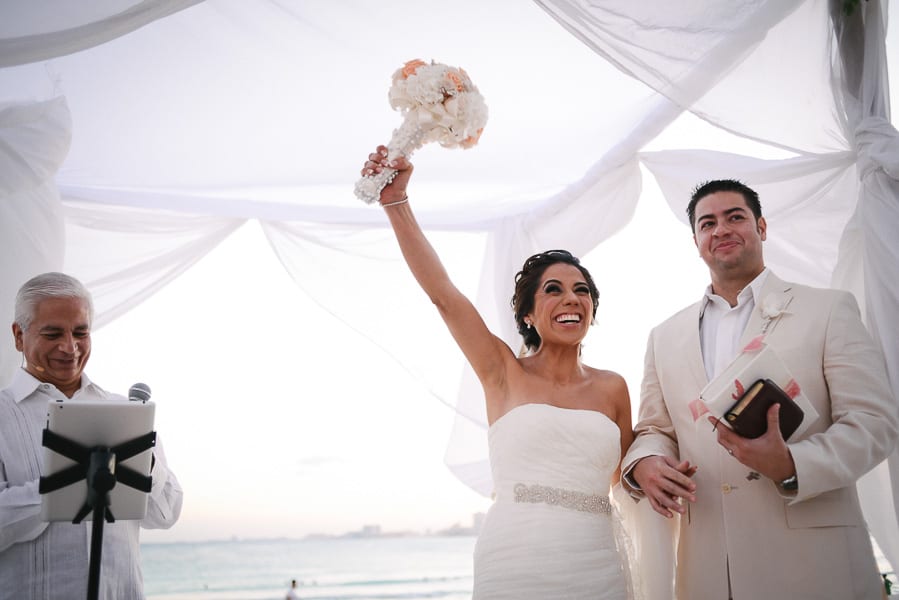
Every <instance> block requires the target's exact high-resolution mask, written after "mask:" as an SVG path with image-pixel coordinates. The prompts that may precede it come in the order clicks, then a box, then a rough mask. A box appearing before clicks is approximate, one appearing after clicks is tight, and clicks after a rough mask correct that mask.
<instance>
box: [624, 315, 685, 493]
mask: <svg viewBox="0 0 899 600" xmlns="http://www.w3.org/2000/svg"><path fill="white" fill-rule="evenodd" d="M657 335H658V334H657V330H653V331H652V332H650V334H649V341H648V343H647V344H646V357H645V360H644V366H643V382H642V384H641V386H640V411H639V418H638V421H637V426H636V427H635V428H634V434H635V439H634V443H633V444H631V447H630V449H629V450H628V453H627V455H626V456H625V457H624V459H623V460H622V461H621V464H622V470H621V472H622V473H623V475H624V476H623V477H622V485H623V487H624V488H625V489H626V490H627V491H628V493H629V494H631V496H633V497H635V498H640V497H642V495H643V492H642V491H641V490H639V489H637V488H635V487H634V486H633V485H632V479H631V471H632V470H633V468H634V465H636V463H637V461H638V460H640V459H641V458H646V457H647V456H658V455H662V456H669V457H671V458H674V459H677V457H678V455H679V452H678V445H677V436H676V434H675V432H674V425H673V424H672V422H671V415H670V414H668V407H667V405H666V404H665V398H664V396H663V395H662V386H661V384H660V383H659V374H658V372H657V370H656V348H657Z"/></svg>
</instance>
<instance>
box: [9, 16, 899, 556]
mask: <svg viewBox="0 0 899 600" xmlns="http://www.w3.org/2000/svg"><path fill="white" fill-rule="evenodd" d="M9 4H14V3H7V5H4V6H3V7H2V8H0V16H2V17H3V18H2V19H0V23H2V25H0V57H2V58H0V67H4V68H2V69H0V160H2V163H0V239H2V243H3V247H4V252H3V259H2V263H0V275H2V277H3V280H4V282H5V283H4V286H3V293H2V295H0V311H3V312H5V314H11V312H12V308H11V307H12V294H13V293H14V291H15V289H16V288H17V287H18V286H19V285H20V284H21V283H22V282H23V281H24V280H25V279H27V277H29V276H30V275H32V274H34V273H36V272H40V271H45V270H50V269H65V270H67V271H69V272H71V273H73V274H74V275H76V276H78V277H80V278H82V279H83V280H84V281H85V282H86V283H87V284H88V286H89V287H90V289H91V290H92V292H93V293H94V295H95V300H96V308H97V325H99V326H102V325H103V324H105V323H108V322H109V321H111V320H112V319H115V318H117V317H119V316H121V315H124V314H126V313H127V312H128V310H130V309H131V308H133V307H134V306H136V305H137V304H139V303H140V302H142V301H143V300H145V299H146V298H147V297H149V296H150V295H152V294H153V293H154V292H155V291H157V290H159V289H161V288H162V287H163V286H165V285H166V284H167V283H169V282H171V281H172V280H174V279H175V278H177V277H178V275H180V274H181V273H183V272H184V271H185V270H187V269H189V268H190V267H191V266H192V265H193V264H195V263H196V261H198V260H199V259H201V258H202V257H203V256H205V255H206V254H207V253H209V252H210V251H212V250H213V249H214V248H215V247H216V246H217V245H218V244H219V243H220V242H221V241H222V240H224V239H226V238H227V237H228V236H229V235H230V234H232V233H233V232H234V231H235V230H236V229H237V228H239V227H240V226H241V225H243V224H244V223H246V222H248V221H257V222H259V223H260V224H261V226H262V228H263V231H264V233H265V235H266V237H267V239H268V241H269V243H270V245H271V248H272V250H273V255H274V256H275V257H277V259H278V260H280V261H281V263H282V264H283V266H284V268H285V269H286V270H287V271H288V272H289V273H290V275H291V277H292V278H293V279H294V280H295V281H296V283H297V285H298V286H299V287H300V288H301V289H302V290H304V292H305V293H307V294H308V295H309V296H310V297H311V298H313V299H314V300H315V301H316V302H318V303H319V304H320V305H321V306H323V307H325V308H326V309H327V310H328V311H329V312H331V313H332V314H334V315H335V316H337V317H338V318H340V319H341V320H343V321H344V322H345V323H347V324H348V325H349V327H350V328H351V329H352V330H353V331H355V332H357V333H358V334H359V335H361V336H362V337H363V338H367V339H368V340H370V341H372V342H373V343H374V344H375V346H376V347H377V348H378V349H379V350H380V351H383V352H385V353H387V354H389V355H390V356H392V357H393V358H394V359H395V360H396V361H397V362H399V363H400V364H401V365H402V366H403V367H404V368H405V369H406V370H407V372H408V373H409V374H410V377H412V378H414V379H415V380H417V381H419V382H420V383H421V384H422V386H423V389H425V390H427V391H428V392H429V393H430V394H431V395H432V396H433V397H435V398H437V399H438V400H440V401H442V402H444V403H446V404H448V405H451V406H453V407H455V410H456V412H455V415H456V417H455V419H456V422H455V426H454V433H453V438H452V439H451V440H450V443H449V445H448V450H447V455H446V461H447V465H448V466H449V467H450V468H451V469H452V470H453V471H454V472H455V473H456V474H457V475H458V476H459V477H460V479H462V480H463V481H464V482H465V483H466V484H468V485H470V486H471V487H473V488H475V489H477V490H478V491H480V492H482V493H484V494H489V493H490V491H491V482H490V474H489V469H488V467H487V463H486V441H485V435H484V431H485V423H486V415H485V411H484V406H483V399H482V394H481V391H480V388H479V386H478V385H477V383H476V382H475V381H474V379H473V377H472V375H471V372H470V370H468V369H467V368H466V367H465V366H464V361H463V359H462V356H461V354H460V353H456V354H455V355H453V358H452V359H451V360H449V361H448V362H443V363H440V364H434V361H429V356H428V353H426V352H421V347H422V346H421V345H416V346H415V347H408V345H404V344H402V343H401V341H400V340H398V339H397V338H396V336H395V335H393V329H392V328H393V327H395V324H394V323H392V322H390V321H388V320H387V319H385V318H384V311H383V306H379V305H378V304H376V303H372V302H368V303H366V302H360V301H359V298H358V292H357V290H359V289H391V290H395V291H396V293H394V294H393V295H392V298H391V311H393V312H394V314H403V315H405V316H406V318H407V319H408V322H409V323H415V328H416V333H417V335H419V336H420V339H421V340H427V344H434V345H438V344H443V345H445V346H447V347H452V346H453V344H452V341H451V339H450V338H449V336H448V334H447V333H446V332H445V331H444V330H443V327H442V324H441V323H439V322H438V320H437V319H434V318H433V315H432V314H431V312H430V311H431V307H429V306H427V303H426V302H423V300H422V296H421V295H419V294H417V293H416V290H415V289H414V282H413V281H412V280H411V278H410V277H409V276H408V274H407V273H406V272H405V270H404V269H403V268H402V265H401V263H400V258H399V254H398V251H397V249H396V247H395V244H394V242H393V239H392V234H391V232H390V231H389V229H388V228H387V226H386V220H385V219H384V218H383V215H381V214H380V213H378V212H377V211H376V210H373V209H371V208H367V207H364V206H362V205H360V204H359V203H358V201H356V200H355V199H354V198H352V193H351V189H352V183H353V181H354V179H355V176H356V174H357V173H358V171H359V166H360V162H361V160H360V159H364V155H365V154H366V153H367V152H368V151H369V149H370V148H371V147H373V145H374V144H376V143H378V142H379V141H383V140H385V139H387V137H388V135H389V131H390V127H391V115H390V114H389V113H388V112H387V110H386V86H387V84H388V77H389V75H390V73H391V72H392V70H393V69H395V68H396V67H398V66H399V65H401V64H402V63H403V62H404V61H405V60H408V59H411V58H416V56H413V55H409V54H407V53H408V52H410V49H414V50H415V51H416V52H422V53H425V52H426V53H427V54H422V55H420V56H419V57H421V58H426V59H428V58H434V59H435V60H438V61H439V60H447V61H450V60H451V61H452V62H453V63H455V64H459V65H461V66H464V67H465V68H466V70H467V71H469V73H470V74H471V76H472V79H473V80H474V82H475V84H477V85H479V87H480V88H481V91H482V92H483V93H484V95H485V97H486V98H487V102H488V105H489V107H490V111H491V116H490V121H489V122H488V126H487V129H486V131H485V134H484V137H483V138H482V141H481V143H480V145H479V147H478V148H476V149H474V150H471V151H466V152H452V153H451V152H445V151H442V150H432V149H430V148H426V149H423V150H421V151H420V152H419V154H418V155H417V156H416V158H415V160H416V169H417V171H416V179H415V180H414V188H413V189H411V190H410V192H412V193H414V194H415V199H416V201H417V202H416V204H417V214H418V215H419V217H420V221H421V222H422V224H423V226H424V227H425V228H426V229H427V230H428V231H429V232H430V233H431V234H432V235H433V237H434V239H435V244H436V245H437V246H438V249H441V248H444V247H445V248H447V249H451V248H458V247H460V246H463V247H464V248H465V250H464V254H465V256H464V259H466V260H468V261H470V262H468V263H467V264H468V265H470V264H471V261H473V262H474V263H475V264H479V265H480V270H479V271H477V272H475V271H471V270H463V271H462V272H461V273H460V275H459V279H460V281H459V283H460V287H463V288H464V289H466V290H469V291H471V292H472V294H473V295H475V296H476V303H477V305H478V306H479V308H480V309H481V311H482V313H483V315H484V317H485V320H486V321H487V323H488V324H489V325H490V327H491V328H492V329H493V330H494V331H495V332H497V334H498V335H500V336H501V337H503V338H504V339H505V340H506V341H507V342H508V343H509V344H510V346H512V347H513V348H514V347H518V344H519V343H520V342H519V340H518V336H517V333H516V331H515V329H514V323H513V322H512V319H511V317H510V314H509V310H508V299H509V298H510V297H511V291H512V279H511V274H513V273H514V272H515V271H516V270H517V269H518V268H519V267H520V265H521V263H522V260H523V259H524V257H526V256H528V255H530V254H532V253H534V252H536V251H539V250H543V249H546V248H547V247H566V248H568V249H570V250H572V251H573V252H574V253H576V254H579V255H584V254H587V253H589V252H591V251H593V250H594V249H596V248H597V247H599V246H600V245H601V244H603V243H604V242H607V241H608V240H610V239H611V238H612V237H613V236H614V235H615V234H616V233H618V232H620V231H621V230H622V229H623V228H625V227H627V226H628V224H629V223H630V221H631V218H632V216H633V214H634V212H635V210H636V208H637V207H638V205H639V203H640V202H644V201H647V200H646V198H647V197H648V196H649V195H650V194H651V193H652V190H656V189H658V190H660V192H661V195H662V196H663V197H664V199H665V201H666V202H667V204H668V206H669V207H670V209H671V211H672V212H673V213H674V214H675V215H676V216H677V218H678V219H681V220H682V221H683V220H685V217H684V215H683V211H684V207H685V205H686V202H687V201H688V198H689V192H690V189H691V188H692V187H693V186H694V185H696V183H698V182H700V181H703V180H706V179H710V178H720V177H737V178H741V179H743V180H744V181H746V182H747V183H748V184H749V185H751V186H753V187H754V188H756V189H758V191H759V192H760V194H761V197H762V202H763V206H764V208H765V212H766V215H767V217H768V219H769V222H770V223H772V224H773V225H775V228H776V230H777V231H778V232H783V234H780V235H771V236H770V237H769V240H768V242H767V243H766V249H765V253H766V261H767V263H768V265H769V266H770V267H772V268H773V269H774V270H775V271H776V272H777V273H778V274H779V275H780V276H782V277H784V278H787V279H791V280H796V281H800V282H803V283H808V284H812V285H819V286H826V285H833V286H836V287H841V288H845V289H848V290H850V291H852V292H853V293H855V294H856V296H857V297H858V298H859V300H860V303H861V305H862V306H863V309H864V313H865V318H866V321H867V323H868V325H869V328H870V329H871V331H872V333H873V334H874V335H875V337H876V339H877V340H878V342H879V343H880V344H881V346H882V347H883V349H884V353H885V354H886V356H887V363H888V365H889V368H890V378H891V384H892V386H893V390H894V393H895V394H896V395H897V397H899V371H897V369H899V335H896V334H897V332H899V323H897V319H899V310H897V308H899V277H897V275H899V271H897V269H899V267H897V265H899V236H896V235H895V228H896V225H897V224H899V181H897V179H899V158H897V157H899V141H897V140H899V138H897V133H896V130H895V128H893V127H892V125H891V124H890V110H889V90H888V87H887V85H888V81H887V57H886V50H885V45H884V44H885V36H886V33H885V32H886V22H887V3H885V2H881V1H879V0H869V1H867V2H863V3H858V6H857V8H856V10H855V11H854V12H853V13H852V14H850V15H846V14H845V12H844V11H843V10H842V8H843V3H842V2H838V1H836V0H832V1H831V2H829V3H826V2H817V1H813V0H788V1H785V0H740V1H738V2H733V1H728V2H715V3H709V2H705V1H699V0H696V1H691V2H679V3H670V2H664V1H661V0H651V1H650V0H647V1H644V2H636V3H635V2H632V1H630V0H604V1H603V2H588V1H587V0H537V2H536V3H535V5H526V6H522V5H520V4H518V3H513V2H497V3H489V4H484V3H480V2H478V1H477V0H460V1H459V2H457V3H453V6H451V7H449V6H439V5H435V6H434V7H433V10H430V9H429V10H428V11H424V12H427V13H428V14H426V15H420V13H422V12H423V11H421V9H420V8H419V6H418V4H417V3H415V2H413V1H412V0H408V1H401V0H396V1H394V2H386V3H383V2H382V3H378V4H377V6H375V5H373V4H372V3H365V2H341V3H332V2H326V1H324V0H322V1H314V2H302V3H301V2H294V1H290V0H272V1H270V2H264V3H245V2H240V1H238V0H206V1H205V2H197V1H188V0H182V1H165V0H158V1H155V2H151V1H149V0H146V1H144V2H139V1H131V2H128V1H121V2H115V3H101V2H95V3H80V4H86V5H89V6H90V10H89V11H86V12H85V11H80V12H79V11H74V10H63V9H61V8H60V7H61V6H63V5H65V4H66V3H64V2H53V1H49V0H45V1H42V2H34V3H17V4H19V5H20V6H19V7H17V8H16V9H15V10H16V11H17V12H16V13H14V14H13V13H8V12H7V11H10V10H13V9H12V8H10V7H9ZM27 7H30V8H27ZM538 7H539V8H538ZM541 10H542V13H541ZM19 11H21V12H19ZM75 13H78V14H75ZM47 14H53V15H54V18H53V19H52V20H47V19H44V18H42V17H45V16H46V15H47ZM525 17H526V18H525ZM462 24H464V26H465V32H464V35H462V34H460V33H459V32H458V31H456V32H455V33H454V32H452V31H447V30H451V29H453V28H454V27H458V26H459V25H462ZM397 26H402V27H403V28H404V32H405V35H404V36H403V39H402V40H396V39H393V38H391V37H388V36H384V35H382V34H381V33H379V32H384V31H392V30H393V29H395V28H396V27H397ZM550 28H553V29H554V30H558V29H561V28H564V29H565V30H567V31H568V32H570V34H572V35H570V36H567V39H565V40H563V41H561V42H560V43H559V44H558V45H557V47H554V48H553V51H552V52H551V51H550V48H549V46H546V47H541V44H539V43H534V41H535V40H540V39H542V38H544V37H546V36H547V35H549V34H548V31H549V29H550ZM500 34H501V35H502V40H503V41H504V43H507V44H508V46H504V47H503V50H502V52H485V51H484V48H485V46H484V45H483V44H481V43H480V40H492V41H491V43H490V44H489V47H491V48H493V47H496V43H497V37H498V36H500ZM460 38H464V39H460ZM553 52H559V54H558V56H560V57H564V60H565V61H567V62H564V63H559V62H554V57H555V56H556V55H555V54H553ZM41 61H44V62H41ZM501 82H504V83H508V82H512V83H513V85H508V86H503V85H500V83H501ZM691 115H692V116H695V117H698V118H699V119H701V121H702V123H703V124H704V126H706V127H709V128H711V129H713V130H715V131H717V132H724V133H726V134H728V135H730V136H732V137H733V138H734V139H735V140H737V142H736V143H735V147H742V146H741V143H743V142H746V141H747V140H748V141H751V142H753V143H754V144H755V145H754V146H753V147H754V148H767V149H768V151H769V152H767V153H764V152H763V153H760V154H765V155H749V154H743V153H742V152H741V151H739V150H732V149H730V148H729V147H707V148H705V149H704V148H703V145H702V143H701V140H694V139H692V138H683V137H681V138H677V139H676V140H677V141H676V143H675V144H672V142H671V140H672V139H674V138H672V137H671V136H670V132H672V131H676V130H677V128H678V126H679V124H680V123H682V122H683V119H684V118H685V117H688V116H691ZM393 118H394V119H396V118H397V117H396V115H393ZM697 142H699V143H697ZM419 199H422V200H421V201H418V200H419ZM424 199H426V200H424ZM444 255H445V254H444ZM449 260H455V257H453V258H450V259H449ZM461 260H462V258H460V261H461ZM659 268H660V269H665V268H670V267H666V266H665V265H664V264H660V265H659ZM349 272H351V273H353V277H352V278H351V280H350V279H348V278H347V277H346V273H349ZM650 276H651V275H650ZM407 292H408V293H407ZM700 293H701V290H696V295H697V297H698V296H699V294H700ZM649 325H651V324H649V323H647V324H646V327H647V328H648V326H649ZM19 360H20V359H19V356H18V354H17V353H15V352H14V350H13V348H12V343H11V340H10V339H7V338H0V368H2V371H0V379H5V378H7V377H8V375H9V374H10V373H11V372H12V370H13V369H14V368H15V366H16V365H17V364H18V361H19ZM637 360H639V357H637ZM897 485H899V458H897V457H893V459H891V460H890V461H889V464H884V465H883V466H882V467H881V468H878V469H876V470H875V471H874V472H872V473H871V474H869V475H868V476H866V477H865V478H864V479H863V481H862V482H861V484H860V488H861V490H862V492H863V498H864V509H865V514H866V517H867V519H868V521H869V524H870V526H871V530H872V533H873V534H874V536H875V538H876V539H877V541H878V543H879V545H880V546H881V548H882V549H883V550H884V553H885V554H886V556H887V558H889V559H890V561H891V562H892V564H894V565H895V564H899V526H897V512H896V510H897V509H896V502H895V500H894V498H899V496H897V493H899V489H897V487H896V486H897ZM887 491H889V492H891V494H885V493H884V492H887Z"/></svg>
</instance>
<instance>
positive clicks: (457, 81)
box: [446, 71, 465, 92]
mask: <svg viewBox="0 0 899 600" xmlns="http://www.w3.org/2000/svg"><path fill="white" fill-rule="evenodd" d="M446 78H447V79H449V80H450V81H451V82H452V83H453V86H454V87H455V88H456V91H457V92H464V91H465V84H464V83H462V78H461V77H459V76H458V75H456V74H455V73H454V72H452V71H447V72H446Z"/></svg>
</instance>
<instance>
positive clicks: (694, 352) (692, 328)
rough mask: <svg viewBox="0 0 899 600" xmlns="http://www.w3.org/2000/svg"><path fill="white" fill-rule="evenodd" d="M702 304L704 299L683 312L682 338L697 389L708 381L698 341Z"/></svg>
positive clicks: (703, 304)
mask: <svg viewBox="0 0 899 600" xmlns="http://www.w3.org/2000/svg"><path fill="white" fill-rule="evenodd" d="M703 306H705V299H703V300H702V301H700V302H698V303H696V304H695V305H694V306H693V307H692V308H691V309H690V310H687V311H686V312H685V313H684V315H685V319H684V329H683V338H682V339H683V341H684V352H685V353H686V356H687V364H688V366H689V369H690V375H691V376H692V377H693V379H694V380H696V383H697V389H702V388H703V387H705V385H706V384H707V383H708V382H709V378H708V376H707V375H706V374H705V365H704V364H703V362H702V344H701V343H700V341H699V321H700V319H701V318H702V309H703Z"/></svg>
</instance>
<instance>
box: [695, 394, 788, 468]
mask: <svg viewBox="0 0 899 600" xmlns="http://www.w3.org/2000/svg"><path fill="white" fill-rule="evenodd" d="M767 417H768V430H767V431H766V432H765V433H764V435H762V436H761V437H757V438H755V439H750V438H745V437H742V436H740V435H738V434H737V433H736V432H734V431H732V430H731V429H730V428H728V427H726V426H724V425H719V424H718V423H717V421H716V419H715V417H709V423H711V424H713V425H715V426H716V428H715V431H717V432H718V443H719V444H721V446H722V447H723V448H724V449H725V450H727V453H728V454H730V455H731V456H733V457H734V458H735V459H737V460H738V461H740V462H741V463H743V464H744V465H746V466H747V467H749V468H750V469H752V470H753V471H757V472H759V473H761V474H762V475H764V476H765V477H767V478H769V479H771V480H772V481H783V480H784V479H786V478H787V477H790V476H792V475H795V474H796V465H795V464H794V463H793V455H792V454H791V453H790V448H789V446H787V443H786V442H785V441H784V438H783V435H781V433H780V404H775V405H773V406H771V407H770V408H769V409H768V414H767Z"/></svg>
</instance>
